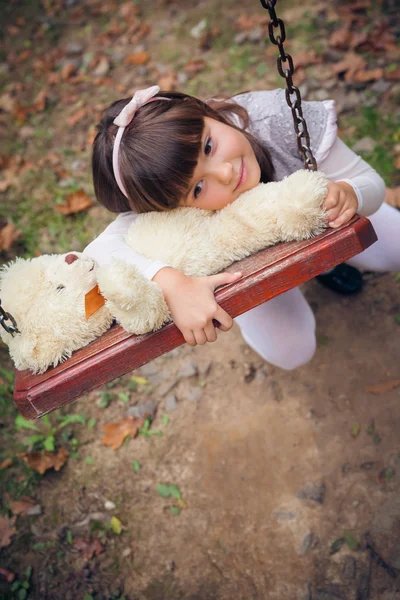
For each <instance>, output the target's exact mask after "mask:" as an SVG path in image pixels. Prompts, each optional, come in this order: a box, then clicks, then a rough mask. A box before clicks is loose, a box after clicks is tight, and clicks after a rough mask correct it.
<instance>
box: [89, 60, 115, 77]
mask: <svg viewBox="0 0 400 600" xmlns="http://www.w3.org/2000/svg"><path fill="white" fill-rule="evenodd" d="M110 68H111V66H110V62H109V60H108V59H107V58H106V57H105V56H103V58H101V59H100V61H99V64H98V65H97V67H96V68H95V69H94V71H93V75H94V76H95V77H104V76H105V75H107V73H108V72H109V70H110Z"/></svg>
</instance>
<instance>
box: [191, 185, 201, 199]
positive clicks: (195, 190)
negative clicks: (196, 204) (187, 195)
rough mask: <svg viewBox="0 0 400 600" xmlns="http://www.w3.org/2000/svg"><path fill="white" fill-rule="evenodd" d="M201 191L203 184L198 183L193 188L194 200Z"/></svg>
mask: <svg viewBox="0 0 400 600" xmlns="http://www.w3.org/2000/svg"><path fill="white" fill-rule="evenodd" d="M202 189H203V182H202V181H200V183H198V184H197V185H196V187H195V188H194V192H193V195H194V197H195V198H197V196H198V195H199V194H200V193H201V190H202Z"/></svg>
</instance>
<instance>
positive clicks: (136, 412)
mask: <svg viewBox="0 0 400 600" xmlns="http://www.w3.org/2000/svg"><path fill="white" fill-rule="evenodd" d="M156 409H157V403H156V402H155V400H149V402H145V403H144V404H137V405H136V406H131V407H130V408H128V410H127V411H126V414H127V416H131V417H134V418H135V419H141V418H142V417H144V416H146V415H150V416H151V417H152V416H153V415H154V413H155V412H156Z"/></svg>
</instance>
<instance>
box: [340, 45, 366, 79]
mask: <svg viewBox="0 0 400 600" xmlns="http://www.w3.org/2000/svg"><path fill="white" fill-rule="evenodd" d="M366 66H367V61H366V60H364V59H363V58H362V56H360V55H359V54H356V53H355V52H346V54H345V55H344V58H343V60H341V61H339V62H337V63H335V64H334V65H332V70H333V71H334V73H337V74H340V73H344V74H345V75H344V78H345V81H351V80H352V79H353V76H354V73H356V71H360V70H363V69H365V67H366Z"/></svg>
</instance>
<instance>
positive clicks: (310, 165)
mask: <svg viewBox="0 0 400 600" xmlns="http://www.w3.org/2000/svg"><path fill="white" fill-rule="evenodd" d="M260 2H261V5H262V6H263V8H265V9H266V10H268V12H269V16H270V18H271V21H270V22H269V23H268V33H269V39H270V40H271V42H272V43H273V44H275V45H276V46H278V48H279V56H278V58H277V66H278V72H279V75H280V76H281V77H283V78H284V79H285V80H286V90H285V95H286V102H287V104H288V106H289V108H290V109H291V111H292V116H293V124H294V129H295V132H296V137H297V145H298V147H299V151H300V154H301V156H302V157H303V160H304V168H305V169H306V170H308V171H316V170H317V169H318V166H317V161H316V160H315V157H314V155H313V153H312V150H311V146H310V136H309V133H308V129H307V123H306V120H305V118H304V116H303V109H302V107H301V95H300V90H299V88H297V87H296V86H295V85H294V84H293V80H292V75H293V74H294V70H295V69H294V64H293V58H292V57H291V56H290V54H287V53H286V52H285V49H284V47H283V43H284V41H285V40H286V32H285V25H284V23H283V21H282V19H278V17H277V16H276V12H275V5H276V2H277V0H260ZM278 28H279V32H278V35H277V36H276V37H275V33H274V29H278ZM285 62H287V63H288V67H287V68H286V69H285V70H284V67H283V63H285ZM293 95H294V96H293Z"/></svg>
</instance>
